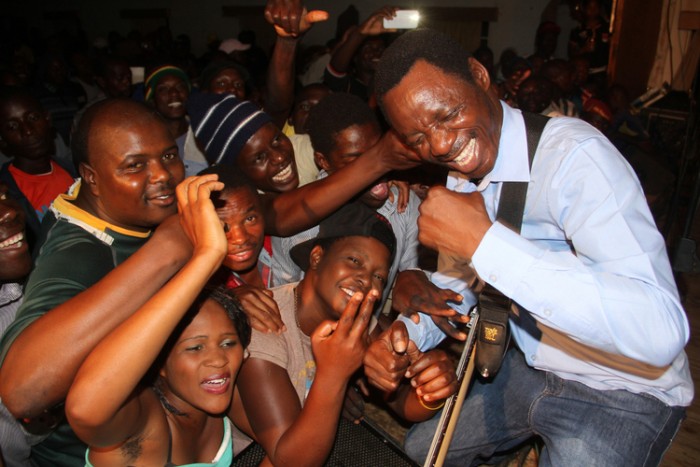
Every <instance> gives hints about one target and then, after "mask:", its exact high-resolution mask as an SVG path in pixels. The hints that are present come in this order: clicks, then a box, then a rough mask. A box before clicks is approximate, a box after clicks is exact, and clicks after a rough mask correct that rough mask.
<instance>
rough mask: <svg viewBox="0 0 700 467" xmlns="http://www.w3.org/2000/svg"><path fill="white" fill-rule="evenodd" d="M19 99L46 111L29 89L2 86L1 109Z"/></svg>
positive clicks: (0, 95) (0, 87)
mask: <svg viewBox="0 0 700 467" xmlns="http://www.w3.org/2000/svg"><path fill="white" fill-rule="evenodd" d="M17 99H25V100H27V101H29V102H32V103H34V104H36V106H37V107H38V108H40V109H42V110H44V107H43V106H42V105H41V102H40V101H39V99H37V98H36V96H35V95H34V94H33V93H32V92H31V91H30V90H29V89H28V88H25V87H23V86H0V107H4V106H6V105H8V104H9V103H10V102H14V101H15V100H17Z"/></svg>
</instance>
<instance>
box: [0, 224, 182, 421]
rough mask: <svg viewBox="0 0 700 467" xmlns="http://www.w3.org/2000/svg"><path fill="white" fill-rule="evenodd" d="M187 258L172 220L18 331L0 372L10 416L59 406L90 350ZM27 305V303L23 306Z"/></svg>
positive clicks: (29, 414)
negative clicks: (101, 275)
mask: <svg viewBox="0 0 700 467" xmlns="http://www.w3.org/2000/svg"><path fill="white" fill-rule="evenodd" d="M190 254H191V245H190V243H189V241H188V240H187V237H186V236H185V235H184V234H183V232H182V228H181V227H180V225H179V221H178V219H177V216H172V217H171V218H169V219H167V220H166V221H165V222H163V224H161V226H160V227H158V229H157V230H156V231H155V233H154V234H153V237H152V238H151V239H150V240H149V241H148V242H147V243H146V244H145V245H144V246H142V247H141V248H140V249H139V250H138V251H136V252H135V253H134V254H133V255H132V256H131V257H130V258H129V259H127V260H126V261H124V262H123V263H122V264H120V265H119V266H118V267H117V268H115V269H114V270H112V271H111V272H109V273H108V274H107V275H106V276H105V277H104V278H102V279H101V280H100V281H99V282H97V283H96V284H95V285H93V286H92V287H90V288H88V289H87V290H84V289H78V290H76V293H77V295H75V296H73V297H72V298H70V299H69V300H67V301H65V302H63V303H62V304H60V305H58V306H56V307H55V308H53V309H51V310H50V311H49V312H47V313H46V314H44V315H43V316H41V317H40V318H38V319H36V320H35V321H33V322H32V323H31V324H30V325H28V326H27V327H26V329H24V330H23V331H21V333H20V334H19V335H18V336H17V338H16V339H15V340H14V342H13V343H12V344H11V345H10V348H9V350H8V353H7V355H6V358H5V360H4V362H3V365H2V368H1V369H0V395H1V396H2V401H3V402H4V403H5V405H6V406H7V407H8V409H9V410H10V411H11V412H12V414H13V415H14V416H15V417H17V418H33V417H36V416H37V415H39V414H41V413H42V412H43V411H44V410H46V409H48V408H51V407H53V406H54V405H56V404H58V403H59V402H61V401H63V400H64V399H65V397H66V394H68V388H69V387H70V385H71V383H72V382H73V379H74V378H75V374H76V372H77V371H78V368H79V367H80V365H81V364H82V363H83V360H84V359H85V357H87V355H88V354H89V353H90V351H92V349H94V348H95V346H96V345H97V344H98V343H99V342H100V341H101V340H102V339H103V338H104V337H105V336H106V335H107V334H109V333H110V332H111V331H113V330H114V329H115V328H116V327H117V326H118V325H119V324H121V323H122V322H123V321H124V320H125V319H126V318H127V317H129V316H130V315H131V314H132V313H133V312H134V311H135V310H137V309H138V308H139V307H140V306H141V305H143V304H144V303H145V302H146V300H148V299H149V298H150V297H151V296H152V295H153V294H154V293H156V292H157V291H158V290H159V289H160V288H161V287H162V286H163V284H165V282H166V281H167V280H168V279H170V278H171V277H172V275H173V274H174V273H175V272H177V271H178V270H179V269H180V268H181V267H182V265H183V264H184V263H185V262H186V261H187V259H188V258H189V257H190ZM54 282H58V280H56V281H54ZM59 285H60V284H59ZM40 286H42V287H45V286H47V285H45V284H40ZM29 300H31V297H30V296H28V297H26V298H25V305H27V301H29Z"/></svg>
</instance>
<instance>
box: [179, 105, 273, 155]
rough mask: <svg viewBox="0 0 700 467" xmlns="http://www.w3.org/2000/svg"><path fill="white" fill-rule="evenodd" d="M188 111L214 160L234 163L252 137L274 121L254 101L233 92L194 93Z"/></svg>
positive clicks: (195, 128) (201, 139) (200, 139)
mask: <svg viewBox="0 0 700 467" xmlns="http://www.w3.org/2000/svg"><path fill="white" fill-rule="evenodd" d="M187 113H188V114H189V116H190V124H191V125H192V130H193V131H194V136H195V137H196V138H197V141H198V142H199V143H200V144H201V145H202V146H203V147H204V152H205V154H206V156H207V160H208V161H209V163H211V164H232V163H233V162H234V161H235V160H236V157H238V153H240V152H241V149H243V146H245V143H246V142H247V141H248V139H250V137H251V136H253V134H254V133H255V132H256V131H258V130H259V129H260V128H261V127H262V126H263V125H265V124H266V123H268V122H271V121H272V119H271V118H270V116H269V115H267V114H266V113H265V112H263V111H262V110H260V108H259V107H258V106H256V105H255V104H253V103H252V102H250V101H240V100H238V99H236V97H234V96H233V95H231V94H220V95H219V94H211V93H205V92H201V93H197V94H194V95H192V96H190V98H189V100H188V101H187Z"/></svg>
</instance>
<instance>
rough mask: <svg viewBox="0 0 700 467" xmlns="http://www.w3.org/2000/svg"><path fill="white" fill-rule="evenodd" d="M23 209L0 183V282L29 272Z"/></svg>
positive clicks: (18, 277)
mask: <svg viewBox="0 0 700 467" xmlns="http://www.w3.org/2000/svg"><path fill="white" fill-rule="evenodd" d="M24 221H25V218H24V211H23V210H22V208H21V207H20V205H19V203H18V202H17V201H15V200H13V199H10V198H9V197H8V195H7V186H6V185H5V184H3V183H0V282H18V281H19V280H20V279H22V278H23V277H24V276H26V275H27V274H29V269H30V268H31V266H32V259H31V256H30V255H29V246H28V245H27V241H26V240H25V237H24Z"/></svg>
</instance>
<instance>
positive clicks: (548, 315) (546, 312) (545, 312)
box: [544, 308, 552, 317]
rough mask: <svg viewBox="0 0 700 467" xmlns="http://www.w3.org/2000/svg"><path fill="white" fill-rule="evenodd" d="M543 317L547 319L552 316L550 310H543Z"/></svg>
mask: <svg viewBox="0 0 700 467" xmlns="http://www.w3.org/2000/svg"><path fill="white" fill-rule="evenodd" d="M544 315H545V316H547V317H550V316H552V310H550V309H549V308H546V309H545V310H544Z"/></svg>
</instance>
